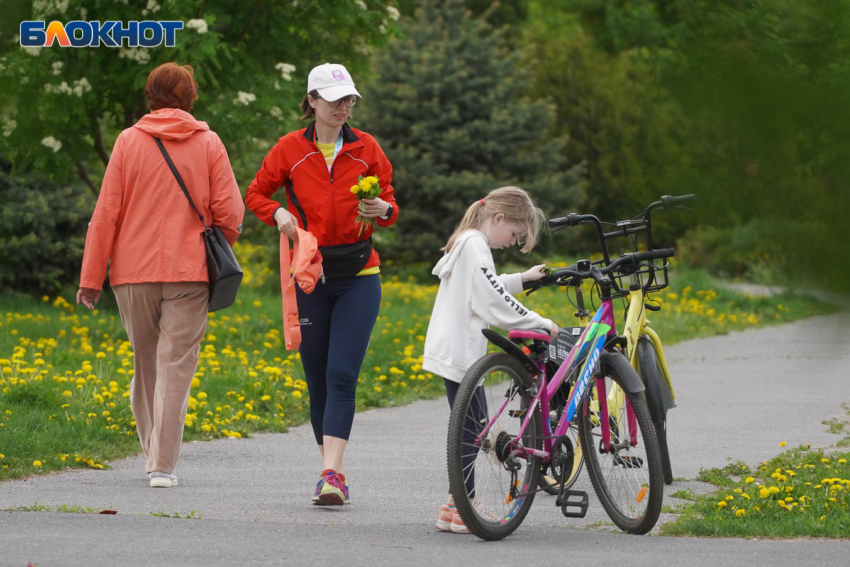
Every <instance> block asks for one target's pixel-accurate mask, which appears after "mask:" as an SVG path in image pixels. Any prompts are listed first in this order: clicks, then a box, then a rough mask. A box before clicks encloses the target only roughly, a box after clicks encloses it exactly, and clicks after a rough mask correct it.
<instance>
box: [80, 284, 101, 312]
mask: <svg viewBox="0 0 850 567" xmlns="http://www.w3.org/2000/svg"><path fill="white" fill-rule="evenodd" d="M98 299H100V290H99V289H93V288H90V287H81V288H80V289H78V290H77V303H82V304H83V305H85V306H86V307H88V308H89V311H91V310H92V309H94V304H95V303H97V300H98Z"/></svg>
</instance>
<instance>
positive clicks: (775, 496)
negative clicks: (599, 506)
mask: <svg viewBox="0 0 850 567" xmlns="http://www.w3.org/2000/svg"><path fill="white" fill-rule="evenodd" d="M848 459H850V453H832V454H829V455H827V454H825V453H824V452H823V451H822V450H817V451H812V450H809V448H808V447H804V446H801V447H798V448H796V449H792V450H789V451H785V452H783V453H782V454H780V455H778V456H777V457H775V458H773V459H771V460H770V461H766V462H764V463H762V464H761V465H760V466H759V467H758V469H757V470H752V471H751V470H750V469H749V468H748V467H747V466H746V465H744V464H743V463H733V464H730V465H728V466H727V467H724V468H723V469H711V470H709V471H703V472H702V473H701V474H700V480H703V481H706V482H711V483H712V484H715V485H716V486H718V488H719V490H718V491H717V492H716V493H714V494H710V495H706V496H698V497H696V502H694V503H693V504H688V505H686V506H685V507H684V509H683V510H682V514H681V516H679V518H678V519H676V520H675V521H673V522H670V523H667V524H664V525H662V526H661V533H662V534H666V535H688V536H718V537H747V538H750V537H769V538H792V537H835V538H846V537H848V534H850V465H848Z"/></svg>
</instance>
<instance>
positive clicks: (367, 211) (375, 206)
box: [358, 197, 390, 219]
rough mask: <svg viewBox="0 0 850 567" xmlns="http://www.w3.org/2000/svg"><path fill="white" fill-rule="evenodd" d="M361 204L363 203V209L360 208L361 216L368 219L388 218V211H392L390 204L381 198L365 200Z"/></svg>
mask: <svg viewBox="0 0 850 567" xmlns="http://www.w3.org/2000/svg"><path fill="white" fill-rule="evenodd" d="M361 203H363V208H362V209H360V208H358V210H359V211H360V216H361V217H366V218H367V219H373V218H375V217H379V216H380V217H384V216H387V211H388V210H389V209H390V204H389V203H387V202H386V201H384V200H383V199H381V198H380V197H375V198H374V199H363V200H362V201H361Z"/></svg>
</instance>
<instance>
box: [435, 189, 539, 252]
mask: <svg viewBox="0 0 850 567" xmlns="http://www.w3.org/2000/svg"><path fill="white" fill-rule="evenodd" d="M499 213H502V214H503V215H505V220H508V221H510V222H512V223H515V224H518V225H519V226H521V227H523V228H524V229H525V231H524V233H523V234H522V235H521V236H520V237H519V239H518V242H519V243H520V244H522V248H520V251H521V252H522V253H523V254H528V253H529V252H531V250H532V249H533V248H534V246H535V245H536V244H537V238H538V236H539V234H540V227H541V226H542V225H543V222H544V221H545V220H546V217H545V215H544V214H543V211H541V210H540V209H538V208H537V207H536V206H535V204H534V201H532V200H531V197H530V196H529V195H528V193H526V192H525V191H523V190H522V189H520V188H519V187H499V188H498V189H494V190H492V191H490V193H489V194H488V195H487V196H486V197H484V198H483V199H480V200H478V201H475V202H474V203H472V205H470V207H469V208H468V209H466V214H464V215H463V219H461V221H460V224H458V225H457V228H456V229H455V231H454V233H452V236H451V238H449V241H448V242H447V243H446V245H445V246H443V248H441V250H442V251H443V252H450V251H451V249H452V246H454V244H455V241H456V240H457V237H458V236H459V235H460V233H462V232H463V231H465V230H469V229H473V228H474V229H477V228H480V227H481V225H482V224H484V221H485V220H487V219H489V218H492V217H493V216H495V215H497V214H499Z"/></svg>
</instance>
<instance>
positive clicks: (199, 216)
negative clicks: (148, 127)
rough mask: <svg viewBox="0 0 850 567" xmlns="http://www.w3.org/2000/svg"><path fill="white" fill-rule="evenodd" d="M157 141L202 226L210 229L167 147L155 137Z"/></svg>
mask: <svg viewBox="0 0 850 567" xmlns="http://www.w3.org/2000/svg"><path fill="white" fill-rule="evenodd" d="M153 139H154V140H156V145H157V146H159V151H161V152H162V157H164V158H165V161H166V163H168V167H170V168H171V173H173V174H174V177H175V178H177V183H179V184H180V188H181V189H182V190H183V194H184V195H186V198H187V199H189V204H190V205H192V208H193V209H195V212H196V213H198V218H199V219H201V224H203V225H204V228H209V227H208V226H207V223H205V222H204V217H203V215H201V212H200V211H199V210H198V207H196V206H195V202H194V201H193V200H192V196H191V195H189V190H188V189H186V184H185V183H183V178H182V177H180V172H179V171H177V168H176V167H175V166H174V162H173V161H171V156H169V155H168V152H167V151H165V146H164V145H163V144H162V140H160V139H159V138H157V137H156V136H154V137H153Z"/></svg>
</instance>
